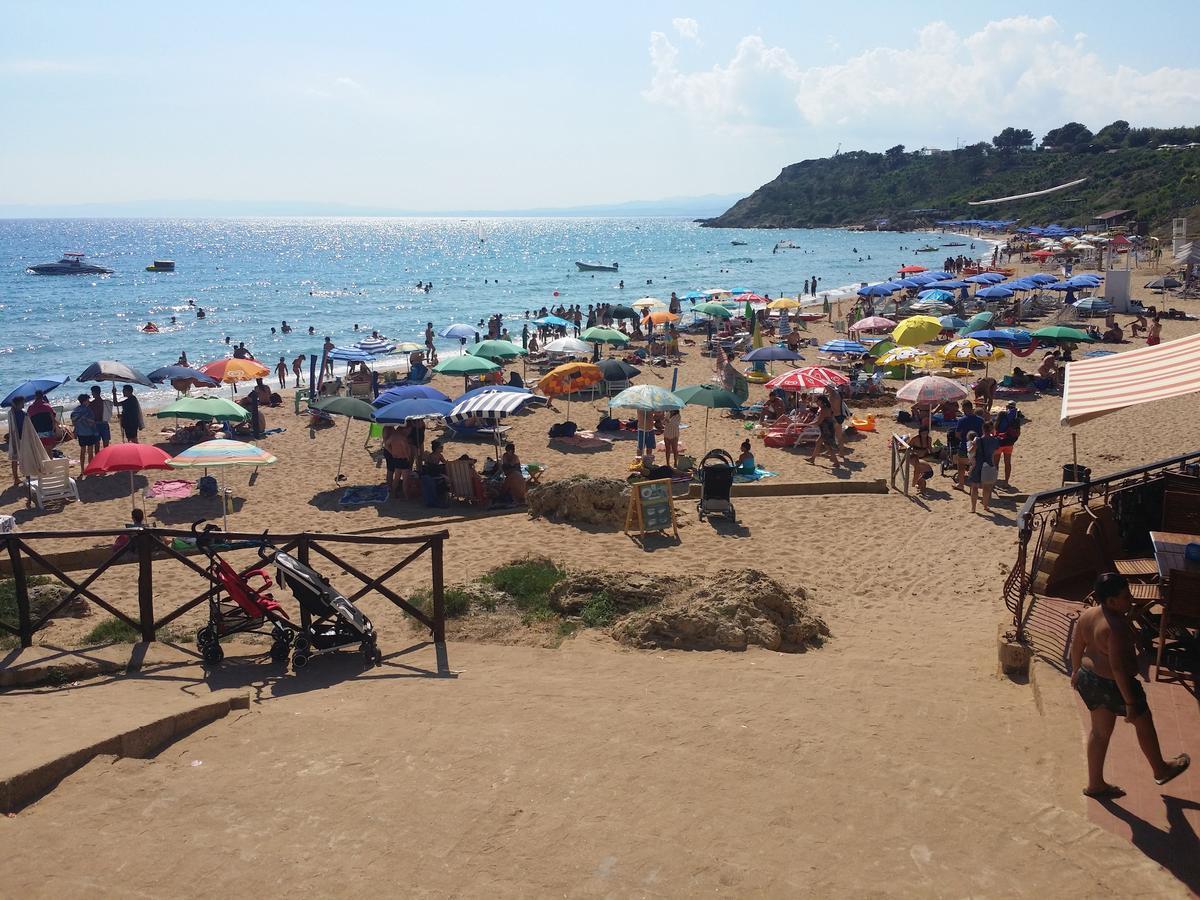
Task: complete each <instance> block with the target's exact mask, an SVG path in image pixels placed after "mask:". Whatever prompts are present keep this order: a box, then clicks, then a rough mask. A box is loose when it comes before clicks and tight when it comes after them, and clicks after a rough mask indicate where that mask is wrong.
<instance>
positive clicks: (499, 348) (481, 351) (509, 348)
mask: <svg viewBox="0 0 1200 900" xmlns="http://www.w3.org/2000/svg"><path fill="white" fill-rule="evenodd" d="M467 353H469V354H470V355H471V356H479V357H482V358H483V359H490V360H492V361H493V362H495V361H496V360H498V359H516V358H517V357H518V356H525V355H526V353H528V351H527V350H522V349H521V348H520V347H518V346H517V345H516V344H514V343H513V342H512V341H498V340H497V341H480V342H479V343H478V344H473V345H472V346H470V347H468V348H467Z"/></svg>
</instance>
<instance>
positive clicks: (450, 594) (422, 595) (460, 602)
mask: <svg viewBox="0 0 1200 900" xmlns="http://www.w3.org/2000/svg"><path fill="white" fill-rule="evenodd" d="M442 601H443V605H444V606H445V607H446V618H447V619H457V618H458V617H459V616H465V615H466V614H467V613H469V612H470V611H471V597H470V595H469V594H468V593H467V592H466V591H463V590H461V589H460V588H455V587H448V588H445V589H444V590H443V591H442ZM412 605H413V606H415V607H416V608H417V609H419V610H421V612H423V613H425V615H427V616H432V615H433V594H432V593H431V592H430V591H424V590H423V591H417V593H415V594H413V596H412Z"/></svg>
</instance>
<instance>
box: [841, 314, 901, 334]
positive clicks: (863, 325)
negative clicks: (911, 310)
mask: <svg viewBox="0 0 1200 900" xmlns="http://www.w3.org/2000/svg"><path fill="white" fill-rule="evenodd" d="M895 327H896V323H895V322H893V321H892V320H891V319H885V318H884V317H883V316H867V317H866V318H865V319H859V320H858V321H857V322H855V323H854V324H853V325H851V326H850V330H851V331H891V330H892V329H893V328H895Z"/></svg>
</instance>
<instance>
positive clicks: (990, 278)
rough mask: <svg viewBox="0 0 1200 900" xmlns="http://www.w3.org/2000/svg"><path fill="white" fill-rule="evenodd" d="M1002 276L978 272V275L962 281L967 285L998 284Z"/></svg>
mask: <svg viewBox="0 0 1200 900" xmlns="http://www.w3.org/2000/svg"><path fill="white" fill-rule="evenodd" d="M1003 280H1004V276H1003V275H1001V274H1000V273H999V272H980V273H979V274H978V275H968V276H967V277H966V278H964V279H963V281H965V282H967V283H968V284H999V283H1000V282H1001V281H1003Z"/></svg>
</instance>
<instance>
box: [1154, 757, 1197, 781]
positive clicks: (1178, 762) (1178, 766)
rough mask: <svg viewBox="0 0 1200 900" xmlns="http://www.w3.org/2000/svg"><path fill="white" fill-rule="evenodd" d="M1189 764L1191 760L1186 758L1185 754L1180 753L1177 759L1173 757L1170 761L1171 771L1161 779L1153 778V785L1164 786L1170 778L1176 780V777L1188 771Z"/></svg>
mask: <svg viewBox="0 0 1200 900" xmlns="http://www.w3.org/2000/svg"><path fill="white" fill-rule="evenodd" d="M1191 764H1192V758H1191V757H1190V756H1188V755H1187V754H1186V753H1180V754H1179V755H1178V756H1177V757H1175V758H1174V759H1173V760H1171V765H1172V766H1173V768H1172V769H1171V771H1170V772H1169V773H1167V774H1166V775H1165V776H1163V777H1162V778H1155V779H1154V783H1155V784H1166V783H1167V782H1168V781H1170V780H1171V779H1172V778H1176V777H1178V776H1180V775H1182V774H1183V773H1184V772H1186V771H1187V769H1188V766H1190V765H1191Z"/></svg>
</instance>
